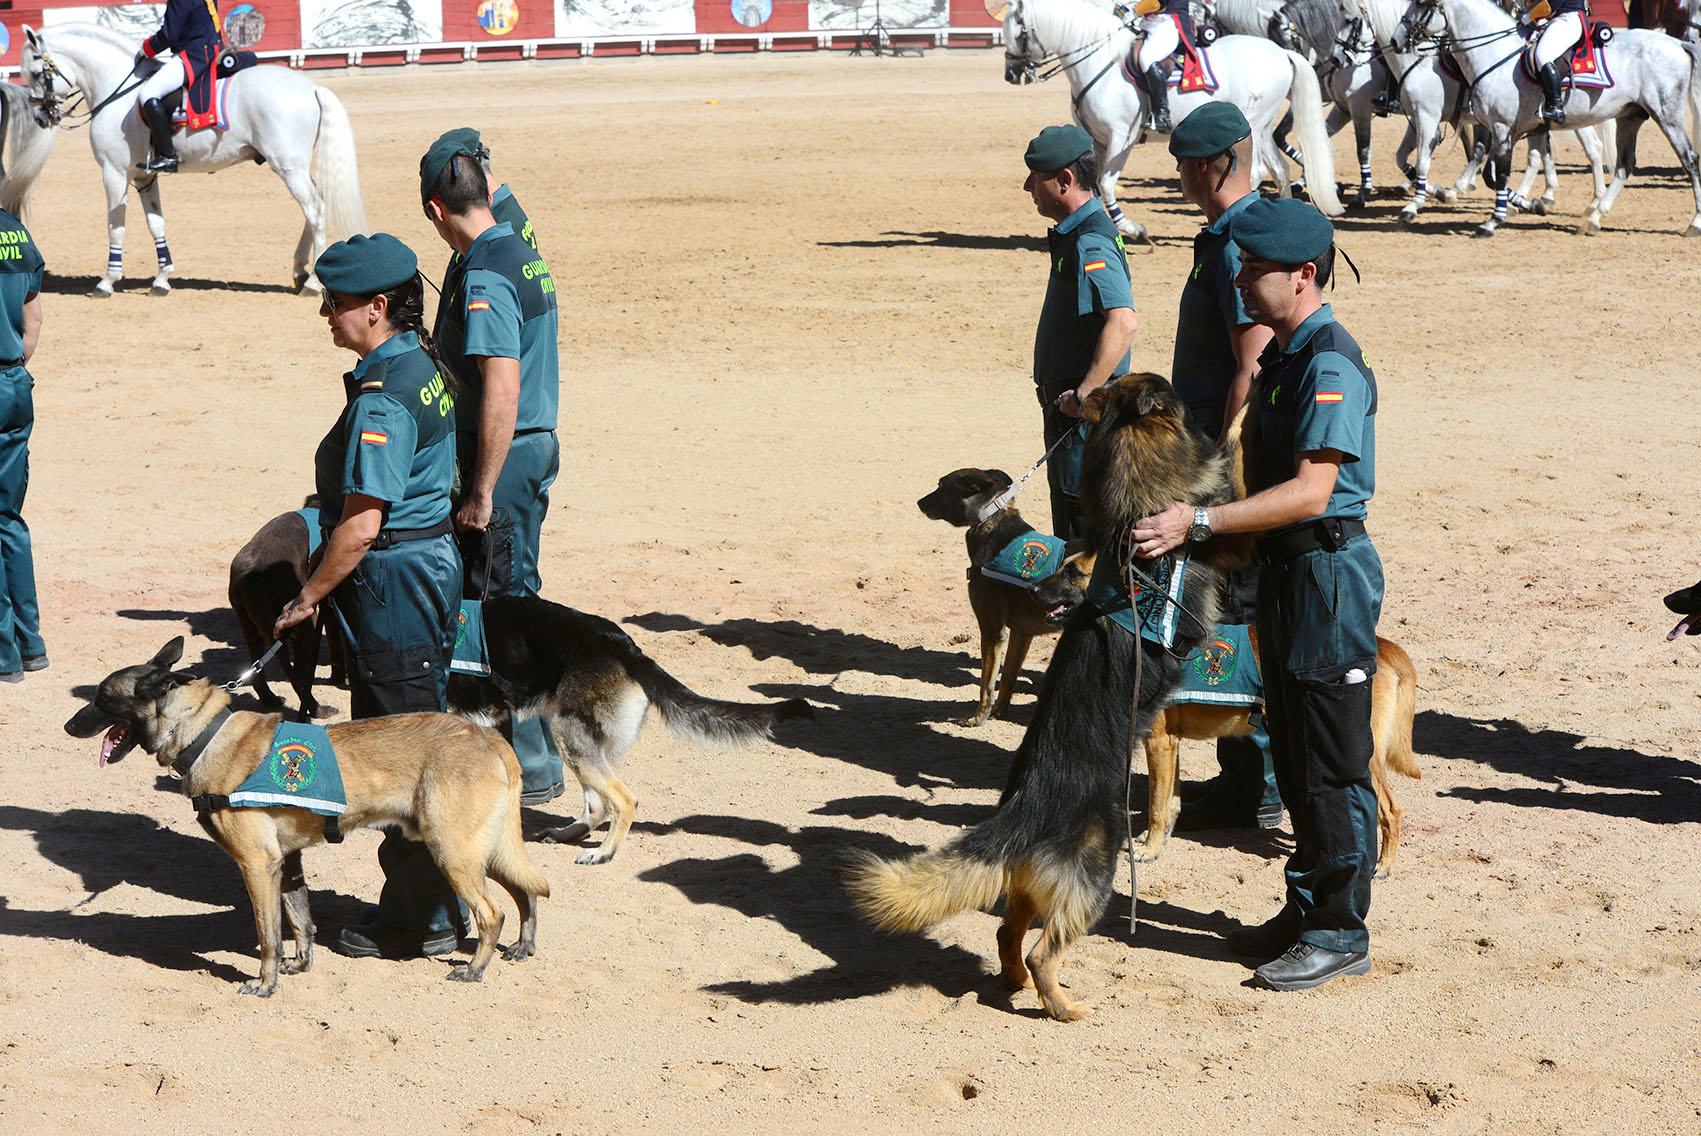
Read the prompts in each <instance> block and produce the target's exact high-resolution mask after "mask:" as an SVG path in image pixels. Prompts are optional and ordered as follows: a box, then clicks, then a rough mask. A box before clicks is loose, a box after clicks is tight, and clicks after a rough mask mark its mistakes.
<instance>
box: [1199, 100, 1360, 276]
mask: <svg viewBox="0 0 1701 1136" xmlns="http://www.w3.org/2000/svg"><path fill="white" fill-rule="evenodd" d="M1193 113H1194V114H1198V113H1199V112H1198V111H1194V112H1193ZM1229 238H1230V239H1231V240H1233V241H1234V243H1235V244H1237V245H1239V246H1240V251H1241V252H1242V253H1243V254H1245V255H1246V256H1250V257H1255V258H1257V259H1258V260H1267V261H1270V262H1271V263H1272V264H1304V263H1305V262H1307V261H1310V260H1316V259H1317V258H1318V257H1320V256H1322V255H1323V254H1324V253H1325V252H1327V251H1329V246H1330V245H1332V244H1334V243H1335V226H1333V225H1331V224H1330V223H1329V218H1327V217H1325V216H1323V214H1321V213H1319V212H1318V211H1317V207H1316V206H1314V205H1311V204H1308V203H1306V202H1304V201H1300V200H1299V199H1297V198H1293V197H1277V198H1260V199H1259V200H1257V201H1254V202H1253V203H1252V204H1251V205H1248V206H1247V207H1246V208H1245V209H1242V210H1241V211H1240V212H1239V213H1238V214H1236V215H1235V218H1234V220H1233V221H1231V222H1229Z"/></svg>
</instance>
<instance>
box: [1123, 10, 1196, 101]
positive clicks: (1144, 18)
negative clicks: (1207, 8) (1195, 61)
mask: <svg viewBox="0 0 1701 1136" xmlns="http://www.w3.org/2000/svg"><path fill="white" fill-rule="evenodd" d="M1189 3H1190V0H1140V2H1139V3H1138V4H1136V5H1135V6H1134V15H1135V16H1136V17H1138V18H1139V23H1138V24H1136V25H1135V28H1136V30H1137V31H1138V32H1139V33H1140V35H1141V37H1142V38H1141V41H1140V47H1139V52H1138V65H1137V67H1136V70H1138V71H1139V73H1140V74H1141V75H1144V76H1145V78H1146V94H1147V96H1148V97H1149V98H1150V99H1151V100H1152V129H1153V130H1155V131H1157V132H1158V133H1159V134H1168V133H1169V130H1170V124H1169V83H1168V75H1167V74H1166V72H1165V70H1164V64H1165V63H1166V62H1167V61H1168V60H1169V57H1170V56H1172V55H1174V54H1175V53H1176V52H1177V51H1178V50H1179V49H1180V48H1181V46H1182V37H1183V36H1184V35H1185V36H1186V39H1187V46H1188V48H1189V50H1191V49H1192V47H1193V45H1194V44H1195V43H1197V42H1198V37H1197V35H1196V34H1195V32H1194V29H1193V13H1192V11H1191V9H1190V7H1189Z"/></svg>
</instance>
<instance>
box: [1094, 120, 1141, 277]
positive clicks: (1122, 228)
mask: <svg viewBox="0 0 1701 1136" xmlns="http://www.w3.org/2000/svg"><path fill="white" fill-rule="evenodd" d="M1136 121H1137V122H1138V121H1140V120H1138V119H1137V120H1136ZM1137 137H1138V135H1137V134H1132V135H1127V136H1118V135H1115V134H1112V135H1111V146H1112V147H1115V148H1114V149H1112V148H1106V149H1105V150H1103V151H1099V147H1098V144H1097V143H1094V144H1093V149H1094V150H1095V151H1098V153H1097V157H1098V159H1099V197H1100V199H1101V200H1103V201H1104V211H1105V212H1106V213H1108V214H1109V215H1110V219H1111V222H1112V223H1113V224H1115V225H1116V229H1117V232H1119V233H1121V234H1122V235H1123V236H1125V237H1127V238H1129V240H1135V241H1142V242H1144V243H1145V245H1146V248H1147V249H1148V250H1150V249H1152V248H1153V247H1155V246H1154V245H1153V244H1152V238H1151V237H1150V236H1148V235H1147V233H1146V226H1144V225H1142V224H1140V223H1139V222H1137V221H1130V220H1129V219H1128V217H1127V215H1126V214H1124V213H1123V212H1122V206H1120V205H1118V204H1117V203H1116V183H1117V182H1118V181H1119V180H1121V178H1122V167H1123V166H1125V165H1127V164H1128V152H1129V151H1130V150H1132V149H1133V148H1134V142H1135V140H1136V138H1137ZM1119 143H1120V145H1118V144H1119ZM1125 243H1126V242H1125Z"/></svg>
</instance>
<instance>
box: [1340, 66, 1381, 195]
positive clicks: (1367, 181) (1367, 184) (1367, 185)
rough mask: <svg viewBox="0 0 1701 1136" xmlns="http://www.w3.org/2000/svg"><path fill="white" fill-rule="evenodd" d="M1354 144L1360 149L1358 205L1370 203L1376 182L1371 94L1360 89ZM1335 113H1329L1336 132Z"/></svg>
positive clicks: (1354, 118)
mask: <svg viewBox="0 0 1701 1136" xmlns="http://www.w3.org/2000/svg"><path fill="white" fill-rule="evenodd" d="M1352 107H1353V109H1352V122H1353V144H1354V145H1355V146H1356V147H1357V149H1358V196H1357V197H1355V198H1354V199H1353V201H1352V204H1353V205H1354V206H1357V207H1362V206H1365V205H1369V204H1370V192H1371V189H1372V187H1373V186H1374V184H1375V181H1374V179H1373V178H1372V176H1371V172H1370V94H1369V93H1368V91H1366V90H1364V89H1360V90H1359V91H1357V92H1355V94H1354V95H1353V104H1352ZM1334 118H1335V114H1334V112H1333V111H1331V112H1330V113H1329V122H1330V124H1331V125H1330V133H1331V134H1333V133H1334V127H1333V125H1332V124H1333V122H1334Z"/></svg>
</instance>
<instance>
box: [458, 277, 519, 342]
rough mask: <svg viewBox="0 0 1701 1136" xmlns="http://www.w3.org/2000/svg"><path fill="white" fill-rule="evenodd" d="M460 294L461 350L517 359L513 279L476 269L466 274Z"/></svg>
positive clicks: (517, 307) (515, 306)
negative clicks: (462, 310) (464, 335)
mask: <svg viewBox="0 0 1701 1136" xmlns="http://www.w3.org/2000/svg"><path fill="white" fill-rule="evenodd" d="M462 296H463V299H462V302H463V303H464V304H465V305H466V316H467V342H466V346H464V347H463V348H462V349H461V353H462V354H464V355H489V356H498V357H501V358H505V359H518V358H519V357H520V294H519V292H517V291H515V289H514V282H513V281H512V280H509V279H508V278H507V277H505V276H503V275H502V274H501V273H499V272H491V271H490V270H489V269H485V268H476V269H473V270H472V271H471V272H468V273H467V274H466V279H465V281H464V287H463V288H462Z"/></svg>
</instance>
